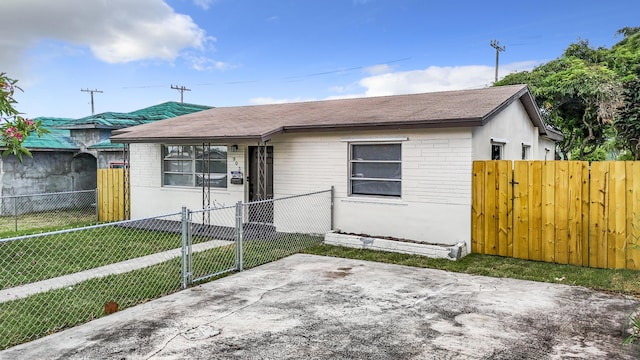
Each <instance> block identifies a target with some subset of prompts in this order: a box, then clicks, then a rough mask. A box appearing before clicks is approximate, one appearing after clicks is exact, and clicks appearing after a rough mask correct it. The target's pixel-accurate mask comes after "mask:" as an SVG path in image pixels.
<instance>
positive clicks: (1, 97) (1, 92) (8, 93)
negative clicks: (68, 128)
mask: <svg viewBox="0 0 640 360" xmlns="http://www.w3.org/2000/svg"><path fill="white" fill-rule="evenodd" d="M17 82H18V81H17V80H15V79H11V78H9V77H7V76H6V74H5V73H0V141H1V143H0V146H1V147H4V148H5V150H4V151H3V152H2V156H7V155H9V154H11V155H15V156H17V157H18V160H20V162H22V155H27V156H30V157H32V156H33V155H32V154H31V152H30V151H29V149H27V148H26V147H24V146H23V143H24V141H25V140H26V139H27V138H28V137H29V136H31V135H32V134H36V135H37V136H38V137H40V136H42V134H45V133H48V132H49V131H48V130H46V129H44V128H42V126H41V125H42V122H41V121H35V120H31V119H25V118H24V117H22V116H20V113H19V112H18V110H16V109H15V108H14V104H16V103H17V101H16V100H15V99H14V97H13V95H14V93H15V91H16V90H22V89H20V88H19V87H18V86H17V85H16V83H17Z"/></svg>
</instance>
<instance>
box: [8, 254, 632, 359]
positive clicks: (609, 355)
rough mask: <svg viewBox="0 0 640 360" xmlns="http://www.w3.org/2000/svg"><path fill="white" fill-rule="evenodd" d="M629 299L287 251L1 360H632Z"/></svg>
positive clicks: (31, 345)
mask: <svg viewBox="0 0 640 360" xmlns="http://www.w3.org/2000/svg"><path fill="white" fill-rule="evenodd" d="M567 276H568V277H570V274H567ZM637 305H638V303H637V301H635V300H633V299H630V298H625V297H622V296H614V295H608V294H604V293H599V292H594V291H590V290H587V289H584V288H580V287H571V286H566V285H556V284H546V283H536V282H529V281H520V280H512V279H497V278H490V277H483V276H471V275H465V274H456V273H449V272H445V271H439V270H429V269H418V268H412V267H406V266H398V265H388V264H381V263H373V262H366V261H358V260H350V259H337V258H330V257H321V256H314V255H294V256H291V257H289V258H286V259H283V260H280V261H277V262H274V263H270V264H267V265H264V266H261V267H258V268H255V269H252V270H248V271H245V272H242V273H239V274H235V275H233V276H229V277H226V278H224V279H221V280H218V281H215V282H211V283H208V284H204V285H202V286H198V287H194V288H191V289H188V290H185V291H182V292H180V293H177V294H174V295H170V296H167V297H164V298H161V299H159V300H155V301H151V302H149V303H146V304H143V305H139V306H136V307H134V308H130V309H127V310H124V311H121V312H118V313H115V314H112V315H109V316H106V317H104V318H101V319H98V320H95V321H92V322H90V323H88V324H85V325H82V326H78V327H75V328H72V329H69V330H66V331H63V332H60V333H57V334H54V335H51V336H48V337H46V338H42V339H39V340H36V341H33V342H30V343H27V344H23V345H20V346H17V347H14V348H11V349H7V350H5V351H2V352H0V358H1V359H368V360H371V359H569V358H570V359H574V358H582V359H635V358H638V357H639V356H640V352H638V348H634V347H624V348H623V347H622V346H621V343H622V341H623V339H624V338H625V337H626V331H627V326H626V324H627V320H628V316H629V314H630V313H631V312H632V311H633V310H634V309H635V307H636V306H637Z"/></svg>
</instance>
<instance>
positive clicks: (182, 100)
mask: <svg viewBox="0 0 640 360" xmlns="http://www.w3.org/2000/svg"><path fill="white" fill-rule="evenodd" d="M171 88H172V89H174V90H178V91H180V102H181V103H182V102H184V92H185V91H191V89H187V88H186V87H184V85H183V86H175V85H171Z"/></svg>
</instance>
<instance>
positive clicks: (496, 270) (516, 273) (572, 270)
mask: <svg viewBox="0 0 640 360" xmlns="http://www.w3.org/2000/svg"><path fill="white" fill-rule="evenodd" d="M303 252H305V253H308V254H316V255H323V256H334V257H342V258H349V259H360V260H369V261H378V262H384V263H389V264H398V265H407V266H415V267H422V268H431V269H440V270H446V271H453V272H461V273H467V274H473V275H485V276H493V277H508V278H513V279H522V280H533V281H541V282H550V283H559V284H567V285H579V286H584V287H588V288H591V289H594V290H599V291H605V292H612V293H620V294H628V295H634V296H640V272H639V271H637V270H626V269H615V270H613V269H594V268H586V267H579V266H574V265H561V264H552V263H545V262H538V261H528V260H520V259H514V258H507V257H499V256H491V255H481V254H470V255H467V256H465V257H464V258H462V259H461V260H458V261H450V260H447V259H431V258H427V257H423V256H416V255H405V254H398V253H392V252H383V251H373V250H363V249H353V248H347V247H339V246H331V245H319V246H315V247H312V248H310V249H307V250H304V251H303ZM563 277H564V280H560V279H562V278H563Z"/></svg>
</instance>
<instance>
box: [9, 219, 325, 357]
mask: <svg viewBox="0 0 640 360" xmlns="http://www.w3.org/2000/svg"><path fill="white" fill-rule="evenodd" d="M118 230H119V231H123V233H122V234H119V235H120V236H124V237H126V238H127V239H128V242H129V244H120V245H119V246H120V247H122V246H125V245H126V246H127V247H129V250H128V252H129V253H131V252H133V248H137V247H145V246H146V250H140V249H138V251H142V252H143V253H146V252H147V251H151V250H152V249H154V248H157V247H161V248H162V247H163V245H162V244H157V243H156V244H155V245H154V244H141V243H139V242H140V241H146V242H150V241H149V239H153V238H158V236H152V237H149V236H148V235H149V234H148V233H158V232H148V231H142V230H132V229H118ZM141 231H142V233H141ZM110 234H111V235H114V234H113V233H111V232H110ZM93 235H94V237H99V236H98V235H99V233H98V234H93ZM145 235H146V236H145ZM156 235H157V234H156ZM164 235H165V236H169V234H164ZM171 235H172V236H174V237H175V236H178V239H179V236H180V235H179V234H177V235H176V234H171ZM140 238H141V239H140ZM136 239H137V242H136V241H135V240H136ZM110 240H112V241H115V240H116V238H115V237H114V238H110ZM67 241H70V239H67ZM103 241H104V239H103ZM123 241H124V240H123ZM321 241H322V237H319V236H310V235H301V234H279V235H277V236H275V237H274V238H273V239H268V240H262V239H260V240H247V241H245V242H244V243H243V251H244V253H243V255H244V258H243V260H244V267H245V268H246V269H248V268H251V267H255V266H258V265H262V264H265V263H268V262H271V261H275V260H278V259H281V258H284V257H286V256H289V255H291V254H294V253H297V252H300V250H302V249H304V248H307V247H310V246H313V245H317V244H319V243H321ZM45 244H46V242H45ZM174 247H175V244H174ZM38 248H44V246H38ZM83 249H84V250H88V249H87V248H86V247H85V248H83ZM235 250H236V249H235V244H230V245H227V246H221V247H217V248H213V249H209V250H206V251H202V252H197V253H193V255H192V263H193V272H194V274H193V275H194V277H196V278H197V277H199V276H206V275H209V274H215V273H220V272H226V273H224V274H220V275H218V276H215V277H213V278H209V279H207V281H211V280H216V279H219V278H221V277H224V276H227V275H228V274H230V273H233V270H232V269H233V268H234V267H235V256H236V254H235ZM181 261H182V260H181V258H180V257H176V258H173V259H171V260H168V261H165V262H163V263H160V264H156V265H153V266H149V267H146V268H143V269H139V270H135V271H131V272H127V273H124V274H117V275H110V276H106V277H103V278H96V279H91V280H87V281H83V282H81V283H78V284H76V285H73V286H71V287H67V288H62V289H56V290H51V291H48V292H45V293H40V294H36V295H32V296H29V297H27V298H24V299H19V300H14V301H8V302H4V303H0V324H2V326H1V327H0V349H6V348H8V347H11V346H15V345H18V344H21V343H23V342H26V341H31V340H34V339H36V338H39V337H42V336H46V335H49V334H52V333H54V332H57V331H60V330H63V329H66V328H69V327H73V326H76V325H79V324H82V323H85V322H88V321H91V320H93V319H96V318H99V317H102V316H104V313H103V311H104V304H105V303H107V302H109V301H114V302H116V303H117V304H118V305H119V309H120V310H122V309H125V308H127V307H131V306H134V305H137V304H141V303H144V302H147V301H149V300H152V299H156V298H158V297H161V296H164V295H167V294H170V293H173V292H176V291H178V290H180V284H181ZM59 266H62V265H59ZM49 271H52V270H49ZM5 275H6V274H2V276H3V277H4V276H5ZM3 281H4V279H3Z"/></svg>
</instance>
